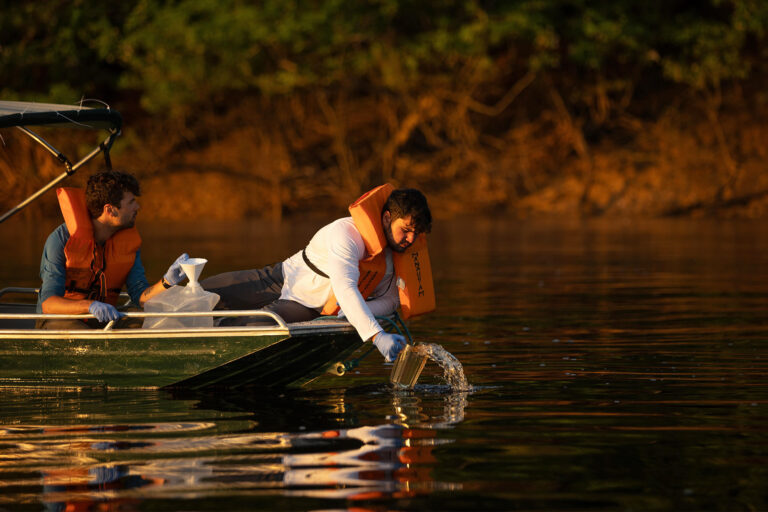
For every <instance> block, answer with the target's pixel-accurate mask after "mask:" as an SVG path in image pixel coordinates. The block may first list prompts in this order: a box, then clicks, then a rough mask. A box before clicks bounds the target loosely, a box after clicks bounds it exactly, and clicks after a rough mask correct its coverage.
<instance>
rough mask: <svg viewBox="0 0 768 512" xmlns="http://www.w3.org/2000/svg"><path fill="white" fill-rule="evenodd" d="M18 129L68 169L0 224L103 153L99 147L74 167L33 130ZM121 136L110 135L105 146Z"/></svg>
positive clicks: (2, 219)
mask: <svg viewBox="0 0 768 512" xmlns="http://www.w3.org/2000/svg"><path fill="white" fill-rule="evenodd" d="M17 128H19V129H20V130H22V131H23V132H25V133H26V134H27V135H29V136H30V137H32V139H34V140H35V141H37V142H39V143H40V144H41V145H42V146H43V147H44V148H45V149H47V150H48V151H50V152H51V154H53V155H54V156H55V157H56V158H58V159H59V160H61V161H62V162H63V163H64V165H65V166H66V167H67V170H66V172H64V173H63V174H61V175H59V176H58V177H56V178H55V179H54V180H53V181H51V182H50V183H48V184H47V185H45V186H44V187H43V188H41V189H40V190H38V191H37V192H35V193H34V194H32V195H31V196H29V197H28V198H27V199H25V200H24V201H22V202H21V203H19V204H18V205H17V206H15V207H14V208H12V209H10V210H9V211H8V212H6V213H5V214H3V216H2V217H0V224H2V223H3V222H5V220H6V219H8V218H9V217H11V216H12V215H15V214H16V213H18V212H19V211H20V210H21V209H22V208H24V207H25V206H27V205H28V204H29V203H31V202H32V201H34V200H35V199H37V198H38V197H40V196H41V195H43V194H45V193H46V192H47V191H48V190H50V189H51V188H53V187H55V186H56V185H57V184H58V183H59V182H60V181H62V180H63V179H64V178H66V177H67V176H70V175H72V174H74V173H75V171H77V170H78V169H79V168H80V167H82V166H83V165H85V164H86V163H88V162H90V161H91V160H93V158H94V157H95V156H96V155H98V154H99V153H100V152H101V145H99V146H97V147H96V149H94V150H93V151H91V152H90V153H88V154H87V155H85V156H84V157H83V158H82V160H80V161H79V162H77V163H76V164H74V165H72V164H71V163H70V162H69V160H67V157H65V156H64V155H63V154H61V153H60V152H59V151H58V150H57V149H56V148H54V147H53V146H51V145H50V144H48V142H46V141H45V139H43V138H42V137H40V136H39V135H37V134H36V133H34V132H32V131H31V130H28V129H27V128H24V127H21V126H18V127H17ZM119 135H120V131H119V130H118V131H113V132H112V133H111V134H110V135H109V137H107V138H106V139H104V142H103V144H105V145H106V146H107V147H110V146H111V145H112V141H113V140H114V139H115V138H116V137H117V136H119Z"/></svg>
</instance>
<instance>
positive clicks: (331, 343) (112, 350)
mask: <svg viewBox="0 0 768 512" xmlns="http://www.w3.org/2000/svg"><path fill="white" fill-rule="evenodd" d="M36 125H65V126H78V127H85V128H90V129H95V130H106V131H107V138H106V139H104V141H103V142H101V143H99V144H98V146H97V147H95V148H94V149H93V150H92V151H91V152H90V153H88V154H87V155H86V156H85V157H83V158H82V159H80V160H79V161H77V162H76V163H72V162H71V161H70V159H69V158H67V156H65V155H63V154H62V153H61V152H59V151H58V150H57V149H56V148H54V147H53V146H52V145H51V144H50V143H48V141H46V140H45V139H43V138H42V137H40V136H39V135H38V134H36V133H35V132H33V131H32V130H31V129H30V128H29V127H30V126H36ZM121 126H122V118H121V116H120V115H119V113H117V112H116V111H114V110H112V109H110V108H108V107H107V108H90V107H84V106H82V105H80V106H69V105H55V104H39V103H22V102H9V101H0V128H11V127H15V128H18V129H20V130H21V131H23V132H24V133H26V134H27V135H29V136H30V137H31V138H32V139H34V140H35V141H37V142H38V143H39V144H40V145H42V146H43V147H44V148H45V149H46V150H47V151H49V152H50V153H51V154H52V155H54V156H55V157H56V158H57V159H58V160H59V161H60V162H61V163H62V165H63V166H64V168H65V170H64V172H63V173H62V175H60V176H58V177H57V178H56V179H54V180H53V181H52V182H51V183H49V184H47V185H46V186H45V187H43V188H42V189H41V190H39V191H38V192H36V193H35V194H33V195H32V196H30V198H28V199H27V200H25V201H23V202H22V203H21V204H19V205H18V206H16V207H15V208H13V209H12V210H10V211H9V212H7V213H6V214H4V215H3V216H2V217H0V223H2V222H4V221H6V220H7V219H8V218H10V217H11V216H12V215H13V214H15V213H17V212H18V211H20V210H21V209H22V208H24V207H25V206H26V205H28V204H29V203H30V202H32V201H33V200H34V199H35V198H37V197H39V196H41V195H42V194H43V193H45V191H47V190H50V189H51V188H53V187H54V186H55V185H56V184H57V183H58V182H60V181H62V180H64V179H66V178H67V177H68V176H71V175H72V174H74V172H75V171H76V170H77V169H78V168H80V167H81V166H83V165H84V164H85V163H87V162H88V161H90V160H92V159H93V158H94V157H96V156H98V155H99V154H103V155H104V159H105V163H106V165H107V168H111V162H110V160H109V150H110V148H111V146H112V143H113V142H114V141H115V139H116V137H118V136H119V135H120V130H121ZM41 250H42V248H41ZM37 293H38V290H36V289H33V288H19V287H7V288H3V289H2V290H0V387H3V386H13V387H22V386H24V387H27V386H32V387H39V386H44V387H75V388H81V387H105V388H181V389H191V390H200V389H209V388H218V387H221V388H227V389H238V388H245V387H300V386H303V385H306V384H307V383H309V382H311V381H312V380H314V379H316V378H318V377H319V376H321V375H323V374H325V373H331V374H334V375H343V374H344V373H346V372H347V371H348V370H349V369H351V368H353V367H354V366H356V365H357V364H358V361H359V359H360V357H359V358H358V359H352V360H349V361H344V359H345V358H347V357H350V356H351V355H352V354H353V353H354V352H355V351H356V350H358V349H359V348H360V347H361V346H362V344H363V343H362V340H361V339H360V336H359V335H358V334H357V332H356V331H355V329H354V328H353V327H352V326H351V325H350V324H349V323H348V322H347V321H346V320H343V319H338V318H336V317H330V318H328V317H323V318H319V319H316V320H313V321H311V322H299V323H290V324H287V323H286V322H285V321H284V320H283V319H282V318H280V316H278V315H276V314H275V313H272V312H268V311H260V310H255V311H220V310H219V311H209V312H177V313H170V312H162V313H152V312H139V311H128V312H126V313H125V317H126V318H128V319H136V320H135V321H137V322H140V321H141V320H142V319H145V318H152V317H174V318H176V317H178V318H184V317H203V316H207V317H211V316H215V317H217V318H223V317H236V316H248V317H253V316H257V317H264V318H265V320H266V319H268V320H269V322H272V323H273V324H274V325H259V326H224V325H216V324H217V323H218V322H215V323H214V326H213V327H189V328H184V327H180V328H173V329H143V328H119V327H118V326H116V325H115V324H114V323H113V322H110V323H108V324H107V325H106V326H105V327H104V328H103V329H83V330H61V331H56V330H42V329H36V328H35V323H36V321H37V320H40V319H73V318H79V319H88V318H93V316H92V315H90V314H83V315H51V314H39V313H36V302H37ZM389 320H390V321H391V322H392V325H394V326H395V328H396V330H398V331H400V329H399V327H397V325H398V324H397V321H396V320H399V317H397V318H396V320H392V319H391V318H390V319H389ZM399 322H400V325H401V326H402V327H403V328H405V324H404V323H402V320H399ZM406 331H407V329H406ZM409 337H410V335H409ZM371 350H372V349H371V348H369V349H368V352H366V353H365V354H367V353H369V352H370V351H371ZM365 354H364V355H365Z"/></svg>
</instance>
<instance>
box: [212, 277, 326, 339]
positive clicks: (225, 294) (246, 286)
mask: <svg viewBox="0 0 768 512" xmlns="http://www.w3.org/2000/svg"><path fill="white" fill-rule="evenodd" d="M283 281H284V278H283V263H282V262H280V263H276V264H274V265H272V266H269V267H264V268H260V269H254V270H237V271H235V272H226V273H224V274H218V275H215V276H213V277H209V278H207V279H203V280H202V281H200V284H201V285H202V287H203V288H204V289H205V290H206V291H209V292H213V293H216V294H218V295H219V297H221V299H220V300H219V303H218V304H217V305H216V309H223V310H232V309H235V310H236V309H263V310H265V311H271V312H273V313H276V314H278V315H279V316H280V317H281V318H282V319H283V320H285V321H286V322H288V323H292V322H307V321H309V320H313V319H315V318H317V317H318V316H320V312H319V311H317V310H316V309H313V308H309V307H307V306H305V305H303V304H299V303H298V302H295V301H292V300H282V299H280V291H281V290H282V288H283ZM274 324H275V323H274V322H273V321H272V320H269V319H264V318H262V317H238V318H224V319H223V320H222V321H221V323H220V325H274Z"/></svg>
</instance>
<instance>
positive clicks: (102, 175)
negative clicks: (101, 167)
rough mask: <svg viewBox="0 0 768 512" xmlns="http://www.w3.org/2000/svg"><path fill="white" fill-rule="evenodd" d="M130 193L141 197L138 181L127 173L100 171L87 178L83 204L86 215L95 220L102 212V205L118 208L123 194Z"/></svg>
mask: <svg viewBox="0 0 768 512" xmlns="http://www.w3.org/2000/svg"><path fill="white" fill-rule="evenodd" d="M125 192H130V193H132V194H133V195H135V196H140V195H141V188H140V187H139V181H138V180H137V179H136V178H135V177H134V176H133V175H132V174H128V173H127V172H122V171H102V172H99V173H96V174H94V175H93V176H91V177H90V178H88V186H86V188H85V204H86V205H87V206H88V213H89V214H90V215H91V217H92V218H94V219H95V218H96V217H98V216H99V215H101V212H102V211H104V205H107V204H111V205H112V206H117V207H119V206H120V202H121V201H122V200H123V194H125Z"/></svg>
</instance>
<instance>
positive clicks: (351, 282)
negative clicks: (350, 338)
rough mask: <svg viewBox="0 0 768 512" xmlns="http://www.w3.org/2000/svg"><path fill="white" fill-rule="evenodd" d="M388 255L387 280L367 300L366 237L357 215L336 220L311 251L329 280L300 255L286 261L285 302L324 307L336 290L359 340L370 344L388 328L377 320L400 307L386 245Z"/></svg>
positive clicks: (315, 238) (317, 235) (312, 243)
mask: <svg viewBox="0 0 768 512" xmlns="http://www.w3.org/2000/svg"><path fill="white" fill-rule="evenodd" d="M384 252H385V255H386V258H387V270H386V273H385V275H384V278H383V279H382V280H381V282H379V284H378V286H377V287H376V289H375V290H374V292H373V295H372V296H371V297H363V296H362V295H361V294H360V290H358V289H357V281H358V279H359V278H360V269H359V267H358V264H359V262H360V260H362V259H363V258H365V257H366V256H368V254H367V253H366V250H365V242H363V237H362V236H361V235H360V232H359V231H358V230H357V228H356V227H355V223H354V221H353V220H352V217H345V218H343V219H338V220H336V221H334V222H331V223H330V224H328V225H327V226H324V227H323V228H321V229H320V230H319V231H318V232H317V233H315V236H313V237H312V240H310V242H309V244H308V245H307V247H306V254H307V258H308V259H309V261H311V262H312V264H313V265H314V266H315V267H317V268H318V269H320V270H322V271H323V272H325V274H326V275H328V278H325V277H323V276H321V275H318V274H317V273H315V271H313V270H312V269H311V268H309V267H308V266H307V264H306V263H305V262H304V258H303V257H302V255H301V251H299V252H297V253H296V254H294V255H293V256H291V257H290V258H288V259H287V260H285V261H284V262H283V277H284V278H285V281H284V282H283V289H282V292H281V295H280V298H281V299H287V300H293V301H296V302H298V303H300V304H303V305H305V306H307V307H310V308H322V307H323V306H324V305H325V303H326V302H327V301H328V298H329V297H330V295H331V290H333V294H334V295H335V296H336V301H337V302H338V303H339V307H340V308H341V311H342V312H343V313H344V316H346V317H347V320H349V323H350V324H352V326H353V327H354V328H355V329H356V330H357V332H358V334H359V335H360V337H361V338H362V339H363V340H368V339H369V338H371V337H372V336H373V335H375V334H376V333H378V332H379V331H382V330H383V329H382V328H381V326H380V325H379V323H378V322H377V321H376V318H375V316H378V315H388V314H390V313H392V312H393V311H395V309H397V306H398V305H399V303H400V299H399V296H398V293H397V286H396V285H395V283H394V270H393V265H392V251H391V249H389V248H388V247H387V248H386V249H384ZM366 299H369V300H367V301H366Z"/></svg>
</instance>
